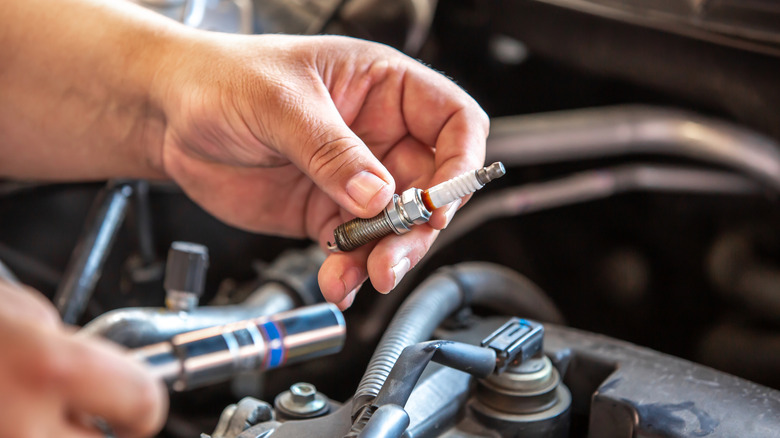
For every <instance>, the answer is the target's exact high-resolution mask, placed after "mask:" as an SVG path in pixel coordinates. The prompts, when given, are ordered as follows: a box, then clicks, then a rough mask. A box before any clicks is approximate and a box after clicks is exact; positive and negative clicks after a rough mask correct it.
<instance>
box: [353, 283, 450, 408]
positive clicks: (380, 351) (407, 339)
mask: <svg viewBox="0 0 780 438" xmlns="http://www.w3.org/2000/svg"><path fill="white" fill-rule="evenodd" d="M464 304H465V303H464V302H463V294H462V292H461V288H460V287H459V285H458V283H457V282H455V281H453V279H452V277H450V276H449V275H446V274H441V273H438V272H437V273H434V274H433V275H431V276H430V277H429V278H428V279H427V280H426V281H424V282H423V283H422V284H420V286H418V287H417V289H415V290H414V292H412V293H411V294H410V295H409V298H407V299H406V301H404V303H403V305H401V308H400V309H398V312H397V313H396V314H395V317H393V320H392V321H390V325H389V326H388V328H387V330H386V331H385V334H384V336H382V339H380V340H379V345H377V348H376V350H375V351H374V355H373V356H372V357H371V361H369V363H368V368H367V369H366V372H365V374H363V378H362V379H360V384H359V385H358V389H357V392H355V397H354V398H353V402H352V416H353V418H354V417H355V416H356V414H358V413H359V412H360V410H361V409H362V408H363V407H364V406H366V405H367V404H369V403H370V402H371V401H372V400H373V399H374V397H376V395H377V394H379V390H381V389H382V385H384V383H385V380H386V379H387V376H388V375H389V374H390V371H391V370H392V369H393V365H395V362H396V360H397V359H398V356H400V355H401V352H402V351H403V350H404V348H406V347H408V346H410V345H414V344H417V343H419V342H422V341H427V340H428V339H429V338H430V337H431V335H432V334H433V331H434V330H435V329H436V327H438V326H439V324H441V323H442V321H444V320H445V319H446V318H447V317H448V316H449V315H451V314H452V313H454V312H455V311H456V310H458V309H459V308H461V307H462V306H463V305H464Z"/></svg>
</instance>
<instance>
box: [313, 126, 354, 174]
mask: <svg viewBox="0 0 780 438" xmlns="http://www.w3.org/2000/svg"><path fill="white" fill-rule="evenodd" d="M327 135H328V134H327V133H320V134H316V135H314V136H313V138H312V140H311V146H309V147H308V149H309V150H310V151H311V154H310V156H309V163H308V169H309V172H310V173H311V174H312V175H314V176H318V177H323V178H330V177H333V176H335V175H336V174H338V173H339V171H340V170H341V169H343V168H345V167H349V166H350V165H352V164H353V163H354V162H355V161H356V160H357V156H358V154H357V151H358V149H359V147H360V145H358V144H357V142H355V141H354V140H353V139H352V138H350V137H336V138H330V139H328V137H327Z"/></svg>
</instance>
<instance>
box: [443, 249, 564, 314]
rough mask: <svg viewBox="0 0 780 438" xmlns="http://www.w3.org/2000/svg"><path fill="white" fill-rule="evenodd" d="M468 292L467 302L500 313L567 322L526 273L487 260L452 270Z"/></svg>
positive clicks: (459, 265) (452, 274)
mask: <svg viewBox="0 0 780 438" xmlns="http://www.w3.org/2000/svg"><path fill="white" fill-rule="evenodd" d="M449 275H450V276H452V278H454V279H455V281H457V282H458V283H459V284H460V287H461V288H462V289H463V293H465V294H466V299H465V301H466V303H467V304H470V305H476V306H480V307H485V308H487V309H489V310H493V311H495V312H497V313H498V314H501V315H508V316H521V317H524V318H530V319H534V320H537V321H541V322H550V323H553V324H559V325H564V324H565V323H566V322H565V319H564V317H563V314H562V313H561V312H560V310H558V307H556V306H555V303H553V301H552V300H551V299H550V298H549V297H548V296H547V295H546V294H545V293H544V291H542V290H541V289H540V288H539V286H537V285H536V284H534V283H533V282H532V281H531V280H529V279H528V278H526V277H525V276H523V275H521V274H519V273H518V272H517V271H515V270H513V269H510V268H507V267H506V266H501V265H497V264H495V263H487V262H467V263H460V264H458V265H455V266H454V267H452V268H451V272H450V273H449Z"/></svg>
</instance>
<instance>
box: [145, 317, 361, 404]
mask: <svg viewBox="0 0 780 438" xmlns="http://www.w3.org/2000/svg"><path fill="white" fill-rule="evenodd" d="M345 338H346V327H345V323H344V316H343V315H342V314H341V312H340V311H339V309H338V307H336V306H335V305H333V304H316V305H314V306H308V307H301V308H298V309H295V310H291V311H289V312H283V313H278V314H275V315H271V316H266V317H261V318H253V319H249V320H244V321H238V322H233V323H230V324H225V325H221V326H216V327H210V328H206V329H202V330H197V331H193V332H188V333H182V334H179V335H176V336H174V337H173V339H171V340H170V341H167V342H161V343H158V344H154V345H149V346H146V347H142V348H139V349H136V350H134V351H133V354H134V355H135V356H136V357H137V358H138V359H139V360H141V361H143V362H145V363H146V364H147V365H148V366H149V368H150V370H151V371H152V373H153V374H155V375H156V376H158V377H159V378H160V379H162V380H163V381H164V382H166V384H168V385H169V387H171V388H172V389H174V390H176V391H183V390H185V389H191V388H196V387H200V386H203V385H207V384H210V383H216V382H219V381H222V380H226V379H229V378H230V377H233V376H235V375H236V374H238V373H240V372H244V371H249V370H266V369H271V368H276V367H280V366H283V365H287V364H292V363H297V362H302V361H306V360H310V359H313V358H316V357H321V356H325V355H328V354H334V353H337V352H339V351H340V350H341V348H342V347H343V345H344V340H345Z"/></svg>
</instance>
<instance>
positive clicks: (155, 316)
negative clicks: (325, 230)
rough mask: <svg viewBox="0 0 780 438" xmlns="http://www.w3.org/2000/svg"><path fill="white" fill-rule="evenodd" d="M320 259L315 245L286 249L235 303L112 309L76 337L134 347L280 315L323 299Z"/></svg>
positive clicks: (321, 258)
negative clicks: (174, 308) (188, 307)
mask: <svg viewBox="0 0 780 438" xmlns="http://www.w3.org/2000/svg"><path fill="white" fill-rule="evenodd" d="M324 260H325V254H324V253H323V252H322V251H321V250H320V249H319V247H318V246H316V245H314V246H311V247H310V248H308V249H306V250H289V251H286V252H284V253H283V254H282V255H280V256H279V257H278V258H277V259H276V260H275V261H274V263H272V264H271V265H270V266H267V267H264V268H262V270H261V272H260V277H261V278H262V279H263V281H265V283H263V284H261V285H260V286H259V287H257V289H255V290H254V292H252V294H251V295H249V296H248V297H247V298H246V299H245V300H244V301H243V302H242V303H240V304H236V305H224V306H203V307H196V308H194V309H192V310H190V311H188V312H178V311H172V310H169V309H164V308H159V307H132V308H123V309H116V310H113V311H110V312H107V313H105V314H103V315H100V316H99V317H97V318H95V319H94V320H92V321H91V322H89V323H88V324H87V325H85V326H84V327H83V328H82V329H81V330H80V331H79V332H78V333H79V335H85V336H102V337H104V338H107V339H110V340H112V341H114V342H116V343H119V344H122V345H124V346H125V347H129V348H136V347H142V346H144V345H149V344H154V343H157V342H162V341H167V340H170V339H171V338H172V337H174V336H175V335H177V334H180V333H184V332H188V331H193V330H198V329H202V328H206V327H212V326H215V325H222V324H227V323H230V322H235V321H241V320H244V319H251V318H257V317H260V316H265V315H271V314H274V313H279V312H285V311H288V310H291V309H293V308H294V307H296V306H298V305H301V304H303V305H307V304H316V303H318V302H321V301H322V294H321V293H320V290H319V286H318V284H317V273H318V271H319V268H320V266H322V262H323V261H324Z"/></svg>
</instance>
